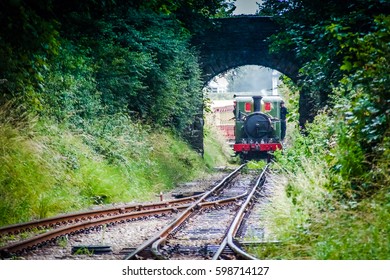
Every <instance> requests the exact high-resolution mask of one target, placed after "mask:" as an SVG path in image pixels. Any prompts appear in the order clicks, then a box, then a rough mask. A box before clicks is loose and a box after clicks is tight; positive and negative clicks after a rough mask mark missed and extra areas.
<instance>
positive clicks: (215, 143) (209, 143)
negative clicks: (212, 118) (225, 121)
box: [203, 122, 234, 168]
mask: <svg viewBox="0 0 390 280" xmlns="http://www.w3.org/2000/svg"><path fill="white" fill-rule="evenodd" d="M204 131H205V132H204V155H203V158H204V162H205V164H206V166H207V167H209V168H213V167H221V166H226V165H229V164H231V163H232V162H233V161H234V159H233V158H232V157H231V156H232V149H231V148H230V147H229V146H228V144H227V143H226V139H225V138H224V137H223V135H222V134H221V132H220V131H218V129H217V128H216V127H214V126H212V125H210V124H209V123H207V122H206V124H205V127H204Z"/></svg>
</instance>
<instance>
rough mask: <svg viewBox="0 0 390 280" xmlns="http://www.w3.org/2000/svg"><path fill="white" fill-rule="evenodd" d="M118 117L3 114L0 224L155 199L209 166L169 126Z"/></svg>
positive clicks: (0, 141) (0, 143) (0, 125)
mask: <svg viewBox="0 0 390 280" xmlns="http://www.w3.org/2000/svg"><path fill="white" fill-rule="evenodd" d="M111 118H112V120H107V119H106V120H105V121H103V120H102V119H100V120H96V121H95V122H91V123H89V124H88V126H86V127H85V128H84V129H82V130H81V129H74V128H68V127H66V126H64V125H58V124H56V123H55V122H51V121H50V120H47V119H39V120H38V119H35V120H34V119H29V118H27V117H25V118H24V119H21V118H19V119H18V118H12V117H10V115H9V114H6V113H4V112H3V113H0V120H1V122H0V197H1V204H0V226H3V225H7V224H12V223H19V222H26V221H29V220H32V219H36V218H44V217H48V216H53V215H56V214H59V213H63V212H69V211H76V210H79V209H84V208H86V207H89V206H91V205H96V204H106V203H119V202H130V201H147V200H151V199H153V198H155V195H156V194H158V193H159V192H160V191H166V190H169V189H171V188H173V187H174V186H175V185H176V184H177V183H178V182H183V181H187V180H191V179H194V178H195V177H199V176H203V175H206V174H207V173H208V172H209V169H208V168H207V167H206V166H205V164H204V161H203V159H202V158H201V156H200V155H198V154H197V153H195V152H194V151H193V150H191V149H190V147H189V146H188V145H187V144H186V143H184V142H183V141H182V140H180V139H179V138H177V137H175V136H174V135H173V134H172V133H170V132H169V131H164V130H160V131H156V132H151V131H149V130H148V128H147V127H145V128H144V127H143V126H141V125H139V124H136V123H134V122H132V121H131V120H129V119H123V118H117V119H115V117H111ZM102 122H106V123H105V125H104V126H103V125H102V124H101V123H102ZM107 127H109V129H106V128H107ZM88 131H90V132H88Z"/></svg>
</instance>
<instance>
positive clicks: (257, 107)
mask: <svg viewBox="0 0 390 280" xmlns="http://www.w3.org/2000/svg"><path fill="white" fill-rule="evenodd" d="M252 98H253V112H260V111H261V99H263V97H262V96H252Z"/></svg>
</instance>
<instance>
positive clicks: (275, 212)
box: [250, 151, 390, 260]
mask: <svg viewBox="0 0 390 280" xmlns="http://www.w3.org/2000/svg"><path fill="white" fill-rule="evenodd" d="M295 153H297V154H295V155H294V157H292V156H291V153H290V152H288V151H287V152H285V154H284V155H279V157H280V159H281V161H280V162H279V163H277V164H276V165H274V166H273V170H274V172H275V174H274V176H272V178H273V185H274V187H273V190H272V195H271V197H270V202H269V203H268V204H267V205H266V206H265V209H264V211H263V212H262V213H263V214H262V215H263V216H262V217H263V218H262V221H261V224H262V226H264V227H265V228H266V232H267V234H266V236H265V240H264V241H268V242H269V243H268V244H266V245H263V246H259V247H257V248H255V249H250V250H251V252H252V253H253V254H255V255H256V256H257V257H258V258H260V259H317V260H328V259H336V260H361V259H364V260H365V259H368V260H377V259H381V260H383V259H386V260H387V259H390V224H389V222H388V221H389V220H390V187H389V186H390V184H389V182H390V180H389V175H388V170H389V158H388V152H387V153H386V152H385V153H384V154H383V157H382V158H380V159H378V160H377V163H376V166H377V170H376V172H377V174H376V178H377V177H381V178H382V185H381V186H380V187H378V189H379V191H377V192H376V193H375V194H374V195H371V196H367V197H364V198H363V199H352V198H351V196H342V195H340V193H339V192H338V190H335V189H332V186H333V185H332V182H333V181H332V180H335V179H334V178H333V177H332V176H335V173H334V171H332V169H331V168H330V166H329V165H328V163H327V161H326V160H325V157H324V156H321V154H320V153H315V154H311V155H310V156H308V155H298V153H299V152H295ZM281 157H283V158H284V159H282V158H281ZM292 159H293V160H294V161H291V160H292ZM288 160H290V161H289V162H288ZM281 163H283V164H281ZM362 175H363V174H362ZM337 180H340V178H338V179H337ZM339 183H340V182H339ZM345 184H346V185H347V184H348V182H346V183H345ZM274 241H277V242H278V243H272V242H274Z"/></svg>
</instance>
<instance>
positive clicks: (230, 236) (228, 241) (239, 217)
mask: <svg viewBox="0 0 390 280" xmlns="http://www.w3.org/2000/svg"><path fill="white" fill-rule="evenodd" d="M268 167H269V164H267V165H266V166H265V168H264V169H263V171H262V172H261V174H260V176H259V178H258V179H257V181H256V184H255V185H254V187H253V188H252V191H251V192H250V194H249V195H248V197H247V198H246V200H245V202H244V203H243V204H242V205H241V208H240V210H239V211H238V212H237V214H236V216H235V218H234V220H233V222H232V224H231V226H230V228H229V231H228V233H227V235H226V237H225V238H224V240H223V241H222V243H221V245H220V247H219V248H218V250H217V252H216V253H215V254H214V256H213V260H217V259H219V257H220V255H221V254H222V251H223V250H224V249H225V247H226V246H229V247H230V248H231V249H232V251H233V252H235V253H236V254H237V255H239V256H241V257H242V258H243V259H246V260H257V258H255V257H254V256H252V255H250V254H248V253H247V252H245V251H244V250H242V249H241V248H240V247H239V246H237V245H236V243H235V242H234V236H235V235H236V233H237V231H238V229H239V228H240V226H241V224H242V221H243V218H244V215H245V214H246V212H247V211H248V208H249V207H250V206H251V204H252V202H253V200H254V199H255V196H254V194H255V193H256V191H257V189H258V188H259V186H262V185H263V183H264V181H265V173H266V171H267V170H268Z"/></svg>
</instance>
